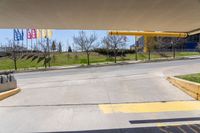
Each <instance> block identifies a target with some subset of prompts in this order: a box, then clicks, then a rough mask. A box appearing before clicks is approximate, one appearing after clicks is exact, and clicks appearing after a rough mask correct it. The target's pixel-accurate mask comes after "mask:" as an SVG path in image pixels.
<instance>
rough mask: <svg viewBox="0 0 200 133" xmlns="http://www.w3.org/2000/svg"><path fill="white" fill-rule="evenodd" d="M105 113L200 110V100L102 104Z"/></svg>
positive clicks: (101, 108)
mask: <svg viewBox="0 0 200 133" xmlns="http://www.w3.org/2000/svg"><path fill="white" fill-rule="evenodd" d="M99 108H100V110H101V111H102V112H103V113H106V114H110V113H158V112H176V111H195V110H200V101H180V102H155V103H133V104H101V105H99Z"/></svg>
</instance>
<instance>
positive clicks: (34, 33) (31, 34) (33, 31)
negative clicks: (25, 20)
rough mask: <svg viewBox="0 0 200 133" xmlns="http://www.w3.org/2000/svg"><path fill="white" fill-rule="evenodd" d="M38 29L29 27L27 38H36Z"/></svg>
mask: <svg viewBox="0 0 200 133" xmlns="http://www.w3.org/2000/svg"><path fill="white" fill-rule="evenodd" d="M36 38H37V30H36V29H27V39H36Z"/></svg>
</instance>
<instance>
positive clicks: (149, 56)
mask: <svg viewBox="0 0 200 133" xmlns="http://www.w3.org/2000/svg"><path fill="white" fill-rule="evenodd" d="M148 52H149V61H150V60H151V50H149V51H148Z"/></svg>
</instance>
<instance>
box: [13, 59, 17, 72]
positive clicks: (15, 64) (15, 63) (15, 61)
mask: <svg viewBox="0 0 200 133" xmlns="http://www.w3.org/2000/svg"><path fill="white" fill-rule="evenodd" d="M14 66H15V70H16V71H17V60H16V59H14Z"/></svg>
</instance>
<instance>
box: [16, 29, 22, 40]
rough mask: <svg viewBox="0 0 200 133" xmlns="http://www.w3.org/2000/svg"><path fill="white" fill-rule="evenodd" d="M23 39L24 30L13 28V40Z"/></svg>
mask: <svg viewBox="0 0 200 133" xmlns="http://www.w3.org/2000/svg"><path fill="white" fill-rule="evenodd" d="M23 40H24V32H23V30H21V32H20V30H19V29H14V41H23Z"/></svg>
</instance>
